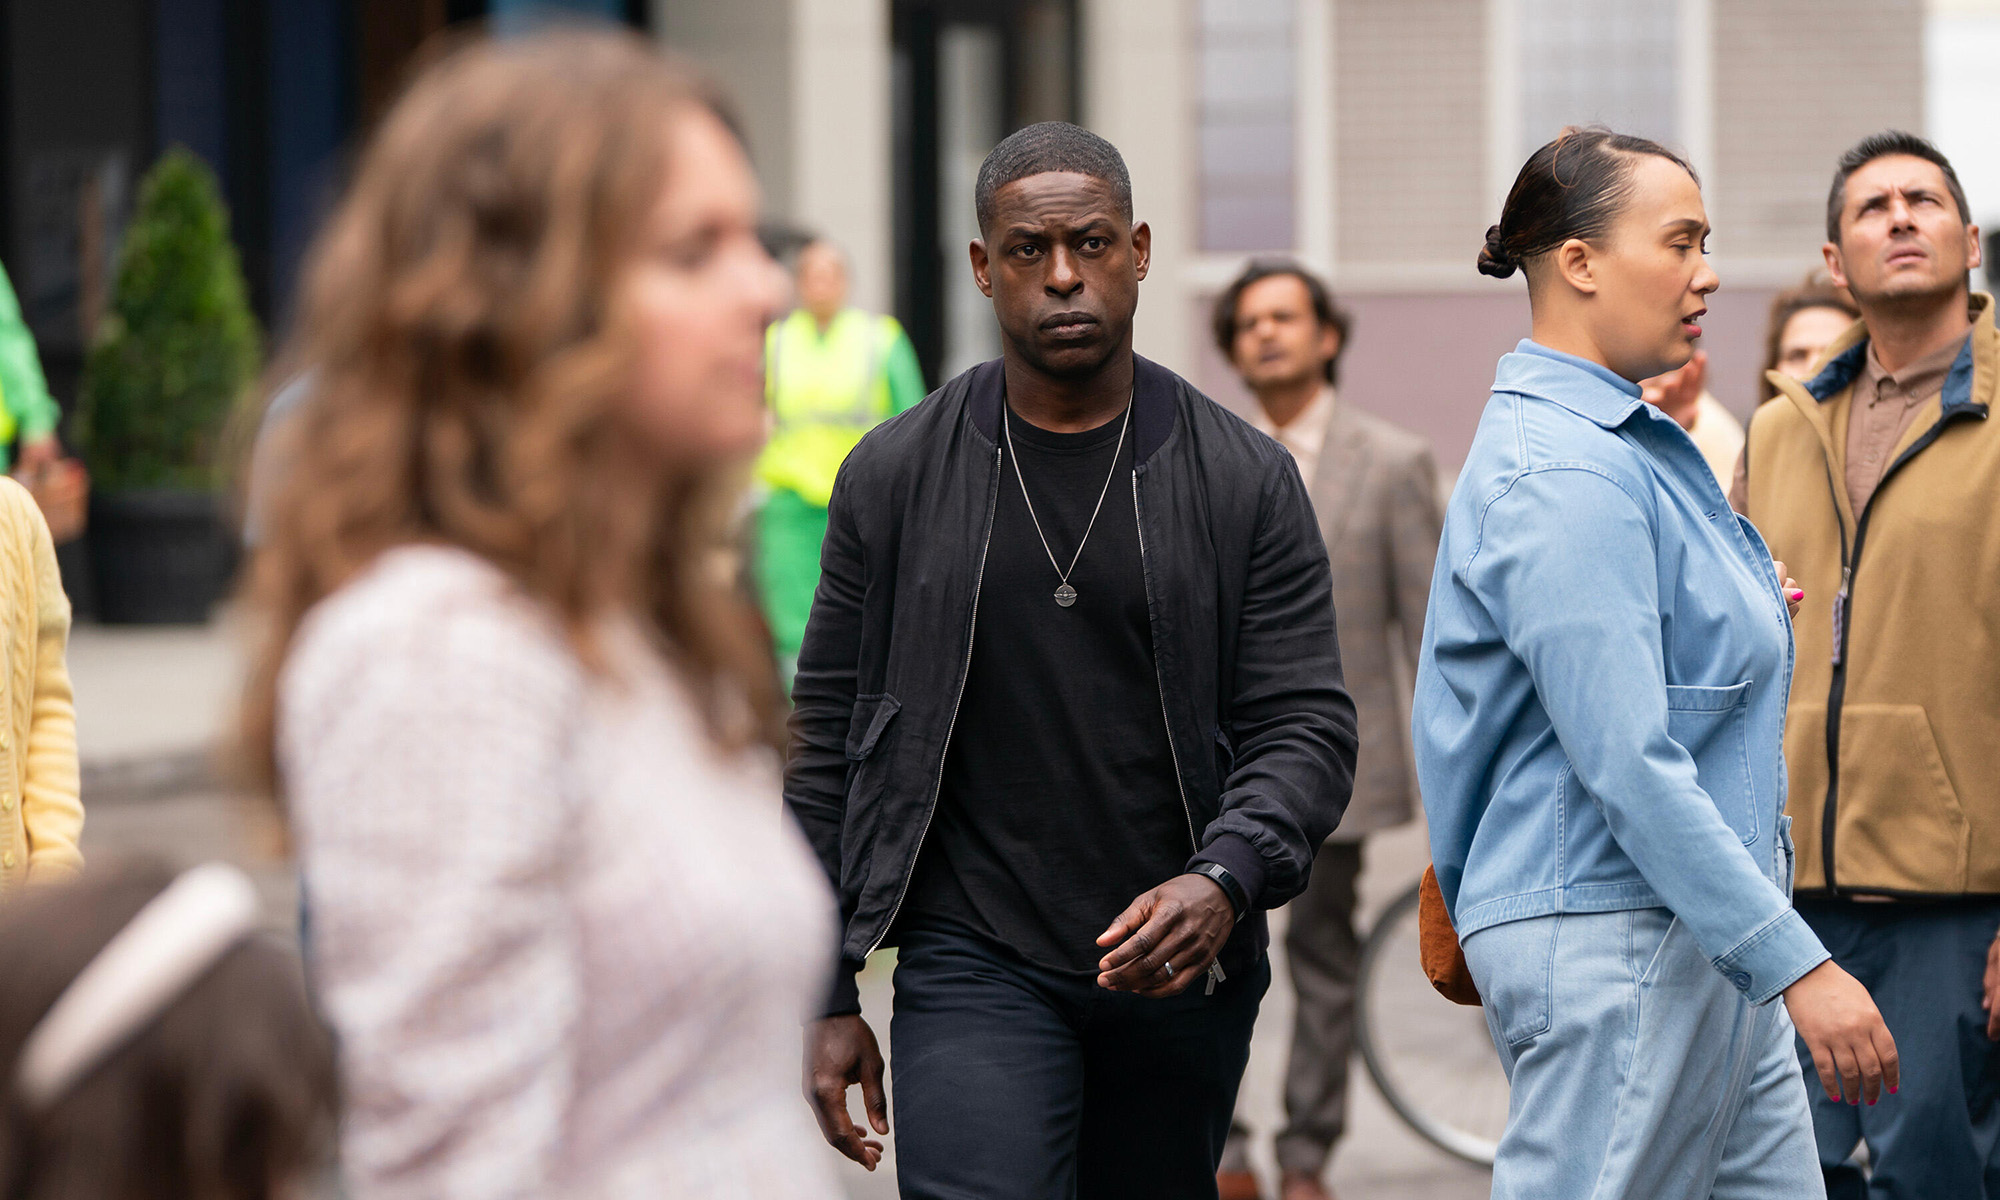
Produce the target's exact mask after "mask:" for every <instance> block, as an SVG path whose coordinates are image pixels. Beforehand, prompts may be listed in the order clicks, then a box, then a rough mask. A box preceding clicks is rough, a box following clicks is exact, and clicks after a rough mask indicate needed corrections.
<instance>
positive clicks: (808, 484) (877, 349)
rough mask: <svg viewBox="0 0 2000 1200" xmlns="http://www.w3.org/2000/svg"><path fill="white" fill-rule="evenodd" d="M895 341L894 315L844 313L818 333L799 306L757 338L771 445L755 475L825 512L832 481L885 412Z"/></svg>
mask: <svg viewBox="0 0 2000 1200" xmlns="http://www.w3.org/2000/svg"><path fill="white" fill-rule="evenodd" d="M901 336H902V326H900V325H898V324H897V323H896V319H895V318H894V317H886V316H875V315H873V314H870V313H865V312H862V311H861V310H859V309H854V308H849V309H844V310H842V311H841V313H840V315H838V316H836V317H834V319H833V322H832V324H830V325H828V326H827V329H826V333H825V335H824V336H822V335H821V334H820V331H819V324H818V322H816V321H814V320H813V317H812V314H811V313H808V312H806V311H805V310H804V309H800V310H798V311H797V312H794V313H792V314H791V315H790V316H788V317H786V318H784V319H783V320H781V321H778V322H776V323H775V324H773V325H772V326H771V327H770V329H768V330H766V331H765V334H764V398H765V400H766V401H767V402H768V403H769V404H770V408H771V419H772V430H771V440H770V441H769V442H767V443H765V446H764V453H763V454H762V455H761V456H760V457H759V458H758V459H757V478H758V479H759V480H761V481H762V482H763V483H765V484H766V485H768V486H770V487H773V488H785V489H787V490H789V491H793V492H797V493H798V494H799V495H800V496H801V497H803V498H804V499H806V500H808V501H810V502H811V503H813V504H816V505H818V506H820V507H821V508H825V507H826V505H827V501H828V500H829V499H830V498H831V497H832V496H833V477H834V475H835V474H837V473H838V472H839V470H840V464H841V463H842V462H845V461H846V459H847V455H848V453H849V452H850V451H852V450H853V449H854V447H855V445H856V443H858V442H860V441H861V435H863V434H865V433H867V432H868V431H869V430H870V429H873V428H874V427H875V426H876V425H878V424H880V423H881V422H882V421H883V420H884V419H885V418H887V417H889V416H890V415H891V413H892V411H893V410H892V408H891V401H890V396H889V374H888V371H887V369H886V367H887V363H888V358H889V350H890V347H891V346H893V345H894V344H895V341H896V339H897V338H899V337H901Z"/></svg>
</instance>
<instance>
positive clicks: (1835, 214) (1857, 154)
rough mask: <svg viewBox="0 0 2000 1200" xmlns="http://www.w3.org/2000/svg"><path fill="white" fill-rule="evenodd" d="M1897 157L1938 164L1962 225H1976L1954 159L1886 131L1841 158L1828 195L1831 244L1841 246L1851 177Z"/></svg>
mask: <svg viewBox="0 0 2000 1200" xmlns="http://www.w3.org/2000/svg"><path fill="white" fill-rule="evenodd" d="M1894 154H1907V155H1909V156H1910V157H1911V158H1921V159H1923V160H1924V161H1925V162H1932V163H1936V164H1937V166H1938V170H1940V171H1943V172H1944V185H1945V187H1946V188H1948V189H1950V191H1951V198H1952V200H1953V202H1955V203H1956V204H1957V205H1958V222H1959V224H1961V225H1970V224H1971V223H1972V206H1971V205H1969V204H1967V203H1966V202H1965V186H1964V185H1963V184H1961V183H1959V181H1958V172H1957V171H1954V170H1952V169H1951V160H1950V159H1948V158H1946V157H1945V156H1944V151H1942V150H1939V149H1938V148H1937V147H1936V146H1933V145H1931V143H1930V141H1929V140H1928V139H1925V138H1920V137H1918V136H1917V135H1916V134H1914V133H1905V132H1903V131H1902V130H1900V129H1885V130H1883V131H1882V132H1880V133H1871V134H1869V135H1868V136H1867V137H1865V138H1862V139H1861V140H1860V141H1858V142H1856V143H1855V144H1854V147H1853V148H1852V149H1850V150H1849V151H1848V152H1847V153H1845V154H1843V155H1841V156H1840V165H1839V166H1837V167H1835V168H1834V170H1833V187H1832V188H1830V189H1828V191H1827V193H1826V240H1827V241H1829V242H1832V243H1833V244H1834V245H1836V246H1838V245H1839V244H1840V212H1841V210H1842V209H1844V208H1846V207H1847V177H1848V176H1849V175H1852V174H1854V173H1855V172H1856V171H1859V170H1860V169H1861V168H1863V167H1865V166H1867V165H1868V164H1869V163H1872V162H1874V161H1875V160H1876V159H1878V158H1888V157H1889V156H1890V155H1894Z"/></svg>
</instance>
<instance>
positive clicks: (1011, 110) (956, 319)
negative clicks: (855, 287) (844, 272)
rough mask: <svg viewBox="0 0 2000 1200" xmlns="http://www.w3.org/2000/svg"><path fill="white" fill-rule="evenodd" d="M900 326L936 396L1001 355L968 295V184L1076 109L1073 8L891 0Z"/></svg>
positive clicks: (982, 0) (981, 305)
mask: <svg viewBox="0 0 2000 1200" xmlns="http://www.w3.org/2000/svg"><path fill="white" fill-rule="evenodd" d="M893 31H894V33H893V36H894V42H895V53H894V66H893V72H894V75H893V81H894V94H893V101H892V104H893V113H894V122H895V128H894V143H893V148H894V158H895V164H896V178H895V256H896V263H895V267H896V316H897V318H898V319H900V320H901V321H902V322H903V326H904V328H906V329H907V330H908V331H909V334H910V340H911V341H912V342H913V343H914V344H915V346H916V350H917V359H918V361H919V362H921V363H922V364H923V368H924V377H925V378H926V379H927V380H928V381H929V382H930V384H931V386H933V387H935V386H936V385H937V384H939V383H941V382H942V381H943V380H944V379H945V378H947V377H949V376H951V375H953V374H956V373H957V372H958V371H960V370H963V369H964V368H965V367H967V366H970V365H971V364H973V363H975V362H979V361H982V360H984V359H987V358H991V357H994V356H995V355H997V354H998V353H999V341H998V334H997V333H996V332H995V331H994V329H993V322H992V316H991V313H990V310H989V309H987V308H986V306H985V300H984V298H983V297H981V296H980V295H979V292H978V290H977V289H976V288H975V287H974V286H973V284H972V280H971V276H970V273H969V270H968V268H967V266H966V260H965V243H966V242H967V241H969V240H970V239H971V238H972V237H973V236H974V235H975V232H976V231H975V230H974V228H973V216H972V183H973V177H974V175H975V174H976V173H977V171H978V168H979V162H980V160H981V159H982V158H984V157H985V156H986V152H987V151H988V150H990V149H992V148H993V145H994V143H995V142H998V141H999V140H1000V139H1001V138H1003V137H1005V136H1007V134H1009V133H1011V132H1013V131H1014V130H1016V129H1019V128H1021V127H1022V126H1023V125H1031V124H1034V123H1035V122H1037V121H1074V120H1076V118H1077V112H1078V110H1079V100H1078V97H1079V86H1078V84H1079V76H1078V59H1079V54H1078V48H1079V37H1078V32H1079V30H1078V16H1077V4H1076V0H895V8H894V17H893Z"/></svg>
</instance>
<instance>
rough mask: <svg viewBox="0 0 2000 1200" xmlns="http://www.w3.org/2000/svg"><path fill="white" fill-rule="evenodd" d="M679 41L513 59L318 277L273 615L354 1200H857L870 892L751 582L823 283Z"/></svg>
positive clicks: (262, 600)
mask: <svg viewBox="0 0 2000 1200" xmlns="http://www.w3.org/2000/svg"><path fill="white" fill-rule="evenodd" d="M724 112H725V110H724V108H723V107H722V105H721V103H720V101H719V100H718V99H717V97H716V96H715V95H714V94H713V93H712V92H711V91H710V89H709V88H707V87H706V86H705V85H704V84H702V83H701V82H699V81H698V80H696V79H695V78H693V77H692V76H690V75H689V74H688V73H686V72H685V71H683V70H682V69H680V68H678V67H676V66H674V65H672V64H670V63H668V62H666V61H665V60H663V59H661V58H660V57H659V56H658V55H657V53H656V52H655V51H654V49H653V48H651V47H650V46H649V45H648V44H647V43H645V42H643V41H640V40H638V39H637V38H634V37H630V36H626V35H619V34H612V33H589V32H569V33H557V34H549V35H538V36H533V37H526V38H520V39H512V40H508V41H504V42H490V43H483V44H476V45H474V46H472V47H471V48H469V49H465V50H463V51H461V52H460V53H458V54H456V55H455V56H453V57H451V58H449V59H447V60H445V61H443V62H442V63H440V64H438V65H436V66H434V67H432V68H431V69H429V70H428V71H426V72H425V73H424V74H423V75H422V76H420V77H419V78H418V80H417V81H416V82H415V83H414V84H413V85H412V87H411V89H410V91H409V92H408V94H406V95H405V96H404V97H403V98H402V99H401V100H400V101H399V102H398V103H397V105H396V106H395V108H394V109H393V110H392V111H391V113H390V114H389V115H388V117H387V118H386V119H385V120H384V122H383V123H382V125H381V127H380V129H379V131H378V132H377V134H376V136H375V137H374V139H373V141H372V142H371V144H370V146H369V147H368V149H367V151H366V153H365V154H364V156H363V159H362V161H361V164H360V167H359V171H358V174H357V177H356V179H355V181H354V183H353V185H352V187H351V189H350V191H349V193H348V195H347V196H346V198H345V200H344V201H343V202H342V204H341V206H340V208H339V210H338V211H337V212H336V213H335V215H334V217H333V218H332V220H331V223H330V224H329V226H328V228H327V229H326V230H325V232H324V233H323V234H322V237H321V240H320V241H319V243H318V245H317V246H316V248H315V251H314V257H313V260H312V263H311V266H310V269H309V271H308V274H307V280H306V285H305V286H306V290H305V293H304V296H303V298H302V305H301V316H300V320H299V325H298V330H299V334H298V336H299V342H298V344H297V345H296V346H295V347H293V349H292V351H291V353H290V355H289V356H288V360H287V361H285V362H282V363H280V364H279V365H278V366H277V368H276V369H274V371H273V376H272V377H273V379H274V380H276V381H279V382H283V381H285V380H287V379H289V378H290V376H291V373H292V372H293V371H295V370H297V368H298V365H299V364H302V363H309V364H311V366H312V372H313V374H312V383H311V389H312V395H311V400H310V402H309V403H307V404H305V405H303V406H301V407H299V408H297V409H295V410H294V414H293V416H292V417H291V418H290V419H289V420H287V421H285V422H283V423H281V425H280V426H279V429H280V430H281V431H282V432H281V434H280V436H284V437H286V438H287V439H288V442H287V444H286V445H285V446H284V447H283V448H282V454H283V458H282V459H281V461H284V462H285V463H286V470H285V471H284V474H283V478H282V479H281V480H279V482H278V484H277V486H276V488H275V490H274V492H273V494H272V496H271V497H270V498H269V501H268V503H267V504H266V506H265V508H264V509H263V513H262V527H261V530H260V537H259V541H258V545H257V548H256V553H255V556H254V559H253V561H252V566H251V584H250V588H251V591H250V600H251V601H252V603H253V605H254V608H255V611H256V612H257V613H258V614H259V615H260V617H261V619H262V620H263V622H264V623H265V628H264V632H265V633H266V635H267V640H266V641H265V643H264V645H263V646H262V648H261V652H260V654H259V657H258V659H257V663H256V669H255V673H254V675H253V678H252V680H251V683H250V689H249V694H248V696H247V699H246V705H245V734H246V739H247V749H248V751H249V753H250V755H251V756H252V764H253V766H254V767H256V769H257V770H258V772H259V774H260V775H261V777H262V778H263V779H264V780H265V781H267V782H269V783H270V784H272V785H274V786H275V787H276V788H277V789H278V790H279V792H280V794H281V796H282V798H283V800H284V802H285V805H286V807H287V810H288V812H289V814H290V816H291V819H292V828H293V831H294V834H295V838H296V841H297V845H298V850H299V861H300V867H301V874H302V877H303V878H304V880H305V881H306V884H305V886H306V889H307V892H308V906H307V911H308V913H309V916H310V919H311V927H312V937H311V943H310V954H311V962H312V966H313V979H314V983H315V985H316V986H317V988H318V989H319V993H320V996H321V998H322V999H323V1001H324V1003H325V1007H326V1012H327V1014H328V1017H329V1019H330V1021H331V1023H332V1025H333V1028H334V1032H335V1033H336V1035H337V1039H338V1044H339V1047H340V1057H341V1075H342V1079H343V1082H344V1086H345V1092H346V1096H347V1098H348V1101H349V1103H348V1109H347V1115H346V1120H345V1122H344V1126H343V1145H342V1161H343V1167H344V1169H345V1172H346V1177H347V1189H348V1190H347V1194H348V1195H350V1196H352V1197H354V1200H373V1198H375V1197H404V1196H408V1197H419V1196H421V1197H426V1198H430V1197H437V1198H452V1197H465V1198H468V1200H470V1198H474V1197H477V1198H479V1200H496V1198H502V1197H545V1196H573V1195H574V1196H583V1195H589V1196H664V1195H672V1196H675V1197H678V1198H681V1200H692V1198H696V1197H725V1196H726V1197H731V1198H756V1200H781V1198H783V1200H798V1198H805V1200H816V1198H823V1197H830V1196H832V1195H834V1194H835V1192H834V1189H833V1186H832V1183H831V1179H830V1176H829V1175H828V1174H827V1164H826V1155H825V1150H824V1148H823V1147H821V1146H820V1145H819V1144H818V1141H817V1139H816V1138H815V1137H814V1136H813V1132H812V1128H811V1124H810V1122H809V1121H808V1120H807V1118H806V1114H805V1113H804V1112H803V1111H801V1109H800V1106H799V1103H798V1093H797V1080H798V1059H797V1057H796V1046H797V1041H796V1038H797V1036H798V1033H797V1030H798V1023H799V1021H800V1019H801V1018H802V1017H803V1016H804V1014H805V1013H806V1011H807V1010H808V1008H809V1007H810V1006H811V1005H812V1003H813V1002H814V1001H815V1000H816V999H817V997H819V996H820V995H822V994H823V993H824V988H825V986H826V976H827V968H828V967H829V966H830V956H829V955H828V952H827V948H828V946H829V945H830V943H831V938H832V931H833V924H832V917H833V906H832V904H831V901H830V897H829V894H828V889H827V886H826V883H825V881H824V880H823V879H822V878H821V877H820V874H819V871H818V869H817V867H816V866H815V864H814V863H813V860H812V858H811V855H810V853H809V851H808V850H807V848H806V845H805V843H804V841H803V840H802V839H801V838H800V836H799V834H798V831H797V829H796V828H795V827H794V826H793V825H792V824H791V823H790V821H789V819H788V818H787V817H786V815H785V813H784V810H783V808H782V806H781V805H780V803H779V790H778V772H777V766H778V763H777V758H778V755H779V753H780V752H781V746H782V738H783V707H784V706H783V696H782V694H781V692H780V690H779V687H778V681H777V676H776V671H775V670H774V668H773V664H772V660H771V654H770V648H769V646H768V644H767V643H766V642H765V639H764V637H763V633H762V628H761V623H760V622H759V621H758V620H757V617H756V613H755V610H754V607H753V606H751V605H750V603H749V602H748V601H747V599H745V598H744V597H743V596H742V595H741V592H740V590H739V589H737V588H736V586H735V580H734V579H733V577H732V576H731V574H730V572H729V570H728V567H727V565H726V564H727V561H728V553H727V539H728V537H729V534H730V526H729V522H730V518H732V517H733V516H734V515H735V513H736V512H737V511H738V500H739V497H740V488H741V485H742V483H743V482H744V481H745V479H746V477H747V473H748V468H749V465H750V463H751V461H752V460H753V459H754V458H755V456H756V453H757V450H758V449H759V447H760V446H761V445H762V442H763V435H764V411H763V403H762V392H763V376H762V357H763V345H764V328H765V325H766V323H767V322H768V321H769V320H770V317H771V314H772V313H773V312H774V311H775V310H776V309H777V308H778V306H779V305H780V304H782V303H783V297H784V290H785V289H784V277H783V273H782V272H781V271H780V270H779V269H778V267H777V265H776V264H775V263H773V262H772V261H771V259H770V258H769V257H768V256H767V255H766V254H765V253H764V251H763V249H762V247H761V246H760V245H759V243H758V241H757V237H756V221H757V208H758V195H757V189H756V184H755V181H754V179H753V177H752V175H751V172H750V167H749V163H748V160H747V158H746V157H745V154H744V151H743V147H742V146H741V144H740V143H739V142H738V140H737V137H736V135H735V133H734V132H732V128H733V127H732V126H731V125H730V124H729V122H728V120H727V118H726V116H725V115H724Z"/></svg>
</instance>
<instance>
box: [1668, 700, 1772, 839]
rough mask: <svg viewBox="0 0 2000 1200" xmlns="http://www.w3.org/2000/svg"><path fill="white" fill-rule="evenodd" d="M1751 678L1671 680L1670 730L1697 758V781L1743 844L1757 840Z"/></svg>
mask: <svg viewBox="0 0 2000 1200" xmlns="http://www.w3.org/2000/svg"><path fill="white" fill-rule="evenodd" d="M1749 703H1750V681H1749V680H1745V681H1743V682H1742V683H1738V684H1732V685H1730V686H1728V687H1696V686H1691V685H1682V684H1672V683H1670V684H1668V685H1667V736H1668V737H1671V738H1672V739H1674V741H1675V742H1678V743H1679V744H1680V746H1681V748H1682V749H1684V750H1686V751H1687V752H1688V757H1690V758H1692V759H1694V772H1695V782H1697V783H1699V784H1700V785H1701V789H1702V790H1703V791H1705V792H1707V793H1708V798H1709V799H1710V800H1711V801H1713V802H1714V804H1715V808H1716V811H1717V812H1719V813H1721V814H1722V819H1723V820H1724V821H1727V822H1728V823H1729V827H1730V828H1731V829H1733V830H1735V831H1736V835H1737V837H1739V838H1741V839H1742V841H1743V844H1744V845H1746V846H1747V845H1749V844H1750V843H1751V842H1754V841H1756V840H1757V836H1758V832H1759V828H1760V827H1759V824H1758V820H1757V796H1756V790H1755V787H1754V786H1753V784H1752V783H1751V776H1750V729H1749V719H1748V717H1749V714H1748V705H1749Z"/></svg>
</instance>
